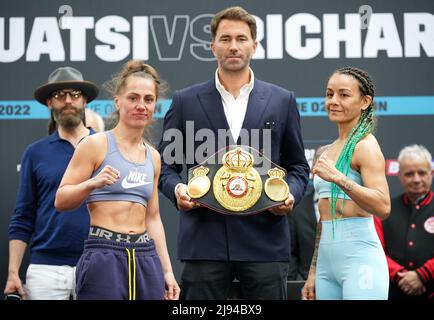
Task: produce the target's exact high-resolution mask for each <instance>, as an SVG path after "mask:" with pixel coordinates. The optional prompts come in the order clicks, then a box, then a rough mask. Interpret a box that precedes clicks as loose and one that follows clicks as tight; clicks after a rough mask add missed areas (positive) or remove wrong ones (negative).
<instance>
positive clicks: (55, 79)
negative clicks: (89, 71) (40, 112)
mask: <svg viewBox="0 0 434 320" xmlns="http://www.w3.org/2000/svg"><path fill="white" fill-rule="evenodd" d="M62 89H79V90H81V91H82V92H83V93H84V95H85V96H86V98H87V102H91V101H92V100H93V99H95V98H96V96H97V95H98V91H99V90H98V87H97V85H96V84H95V83H93V82H91V81H87V80H83V75H82V74H81V72H80V71H78V70H77V69H74V68H72V67H61V68H57V69H56V70H54V71H53V72H52V73H51V74H50V75H49V76H48V83H46V84H44V85H43V86H40V87H39V88H38V89H36V90H35V92H34V94H33V96H34V97H35V99H36V100H37V101H39V102H40V103H42V104H44V105H47V102H46V100H47V98H49V97H50V95H51V94H52V93H53V92H55V91H57V90H62Z"/></svg>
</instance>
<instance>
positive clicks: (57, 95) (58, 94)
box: [51, 90, 83, 101]
mask: <svg viewBox="0 0 434 320" xmlns="http://www.w3.org/2000/svg"><path fill="white" fill-rule="evenodd" d="M68 94H69V96H70V97H71V100H77V99H79V98H80V97H82V96H83V92H81V90H72V91H64V90H59V91H55V92H53V93H52V94H51V98H54V99H56V100H58V101H65V100H66V96H67V95H68Z"/></svg>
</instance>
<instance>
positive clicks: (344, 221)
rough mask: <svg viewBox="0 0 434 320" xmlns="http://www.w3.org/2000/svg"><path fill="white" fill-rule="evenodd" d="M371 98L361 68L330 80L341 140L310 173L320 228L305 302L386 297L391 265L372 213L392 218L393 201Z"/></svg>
mask: <svg viewBox="0 0 434 320" xmlns="http://www.w3.org/2000/svg"><path fill="white" fill-rule="evenodd" d="M373 98H374V86H373V83H372V81H371V78H370V76H369V75H368V74H367V73H366V72H365V71H363V70H360V69H357V68H353V67H347V68H342V69H339V70H337V71H335V72H334V73H333V74H332V76H331V77H330V79H329V81H328V84H327V93H326V110H327V113H328V116H329V119H330V121H332V122H334V123H336V124H337V126H338V130H339V137H338V139H337V140H335V141H334V142H333V143H332V144H330V145H328V146H326V147H323V148H322V153H321V155H320V156H319V159H318V160H317V162H316V164H315V165H314V167H313V170H312V172H313V173H314V174H315V178H314V185H315V190H316V192H317V193H318V196H319V198H320V200H319V202H318V208H319V211H320V222H319V223H318V227H317V237H316V241H315V251H314V254H313V258H312V263H311V267H310V271H309V276H308V279H307V280H306V283H305V285H304V287H303V291H302V296H303V299H307V300H314V299H318V300H323V299H326V300H336V299H337V300H341V299H363V300H369V299H376V300H383V299H387V295H388V289H389V275H388V268H387V261H386V256H385V254H384V251H383V248H382V246H381V243H380V241H379V239H378V236H377V233H376V231H375V227H374V221H373V215H376V216H377V217H379V218H380V219H385V218H387V217H388V215H389V213H390V196H389V188H388V185H387V180H386V177H385V161H384V157H383V154H382V152H381V149H380V146H379V144H378V142H377V140H376V139H375V137H374V136H373V134H372V132H373V130H374V127H375V115H374V103H373Z"/></svg>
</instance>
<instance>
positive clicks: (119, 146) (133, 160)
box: [117, 137, 145, 171]
mask: <svg viewBox="0 0 434 320" xmlns="http://www.w3.org/2000/svg"><path fill="white" fill-rule="evenodd" d="M117 140H121V141H122V140H126V139H125V138H121V137H118V139H117ZM144 145H145V142H144V141H143V139H140V142H139V143H138V144H137V146H136V147H135V148H137V149H138V150H140V147H141V146H144ZM118 148H119V149H120V150H122V151H123V152H124V157H125V155H126V156H127V157H125V158H126V159H127V160H128V161H130V162H132V163H133V165H134V170H135V171H137V169H138V167H139V165H140V159H139V160H138V161H136V160H135V159H134V157H133V156H131V153H130V152H129V151H128V149H127V148H125V146H123V145H122V144H119V143H118ZM135 148H132V149H135ZM139 158H140V155H139Z"/></svg>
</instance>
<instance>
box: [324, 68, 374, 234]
mask: <svg viewBox="0 0 434 320" xmlns="http://www.w3.org/2000/svg"><path fill="white" fill-rule="evenodd" d="M337 73H341V74H348V75H351V76H353V77H354V78H356V79H357V80H358V81H359V83H360V86H361V87H362V88H361V89H362V90H360V91H361V93H362V95H370V96H372V98H374V87H373V85H372V81H371V79H370V78H369V75H368V74H367V73H366V72H364V71H363V70H360V69H357V68H351V67H349V68H343V69H339V70H338V71H337ZM375 123H376V118H375V111H374V104H373V102H372V103H371V105H369V107H368V108H367V109H366V110H364V111H362V114H361V115H360V118H359V120H358V122H357V124H356V125H355V126H354V128H353V129H352V130H351V132H350V134H349V135H348V138H347V141H346V142H345V145H344V147H343V149H342V151H341V154H340V155H339V158H338V160H337V162H336V166H335V167H336V169H338V170H339V171H340V172H342V173H343V174H344V175H345V176H348V171H349V170H350V164H351V159H352V158H353V154H354V149H355V147H356V144H357V143H358V142H359V141H360V140H361V139H363V138H364V137H365V136H366V135H368V134H369V133H372V132H373V131H374V129H375ZM342 193H343V191H342V189H341V188H340V187H339V186H338V185H337V184H335V183H333V182H332V183H331V201H330V213H331V218H332V232H333V238H334V228H335V221H336V203H337V200H338V195H339V194H342ZM344 204H345V198H343V199H342V207H341V212H343V210H344Z"/></svg>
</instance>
